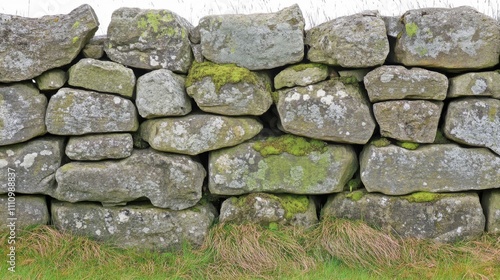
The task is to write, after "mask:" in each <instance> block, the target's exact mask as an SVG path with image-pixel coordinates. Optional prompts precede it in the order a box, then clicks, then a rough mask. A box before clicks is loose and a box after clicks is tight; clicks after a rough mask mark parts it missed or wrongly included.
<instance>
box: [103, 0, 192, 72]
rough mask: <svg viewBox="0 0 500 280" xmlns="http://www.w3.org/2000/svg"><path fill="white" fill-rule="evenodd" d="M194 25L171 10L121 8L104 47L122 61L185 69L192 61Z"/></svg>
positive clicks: (129, 63)
mask: <svg viewBox="0 0 500 280" xmlns="http://www.w3.org/2000/svg"><path fill="white" fill-rule="evenodd" d="M192 28H193V26H192V25H191V24H190V23H189V22H188V21H187V20H186V19H184V18H182V17H180V16H178V15H177V14H175V13H173V12H171V11H169V10H141V9H137V8H120V9H118V10H116V11H114V12H113V14H112V15H111V22H110V24H109V26H108V32H107V34H108V43H107V44H106V45H105V48H104V51H105V52H106V54H107V55H108V57H109V58H110V59H111V60H113V61H116V62H119V63H121V64H123V65H127V66H131V67H135V68H141V69H162V68H163V69H168V70H171V71H174V72H181V73H186V72H187V71H188V69H189V67H190V66H191V62H192V61H193V55H192V53H191V45H190V42H189V38H188V34H189V32H190V30H191V29H192Z"/></svg>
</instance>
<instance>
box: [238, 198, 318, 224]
mask: <svg viewBox="0 0 500 280" xmlns="http://www.w3.org/2000/svg"><path fill="white" fill-rule="evenodd" d="M256 197H261V198H264V199H269V200H274V201H276V202H278V203H279V204H280V205H281V208H282V209H283V210H285V215H284V217H285V219H287V220H290V219H292V218H293V217H294V216H295V215H297V214H299V213H305V212H306V211H307V209H309V198H308V197H307V196H304V195H295V194H269V193H253V194H249V195H246V196H241V197H238V198H237V197H232V198H230V199H231V203H232V204H233V205H235V206H236V207H238V208H240V209H242V210H243V212H246V211H249V210H251V209H253V207H254V206H253V205H254V202H255V198H256Z"/></svg>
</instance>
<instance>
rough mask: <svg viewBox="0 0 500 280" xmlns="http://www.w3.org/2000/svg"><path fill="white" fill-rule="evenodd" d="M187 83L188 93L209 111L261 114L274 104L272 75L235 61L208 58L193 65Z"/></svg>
mask: <svg viewBox="0 0 500 280" xmlns="http://www.w3.org/2000/svg"><path fill="white" fill-rule="evenodd" d="M209 69H210V70H209ZM235 75H240V76H239V77H238V78H234V76H235ZM186 86H187V93H188V94H189V96H191V97H192V98H193V99H194V100H195V101H196V104H198V107H199V108H200V109H201V110H203V111H205V112H208V113H215V114H220V115H228V116H241V115H253V116H260V115H262V114H264V113H265V112H266V111H267V110H268V109H269V107H271V105H272V104H273V100H272V98H271V79H270V78H269V76H268V75H267V74H265V73H254V72H251V71H249V70H248V69H244V68H241V67H238V66H234V65H227V64H225V65H218V64H215V63H210V62H205V63H204V64H199V65H197V66H193V67H192V68H191V70H190V71H189V76H188V79H187V83H186Z"/></svg>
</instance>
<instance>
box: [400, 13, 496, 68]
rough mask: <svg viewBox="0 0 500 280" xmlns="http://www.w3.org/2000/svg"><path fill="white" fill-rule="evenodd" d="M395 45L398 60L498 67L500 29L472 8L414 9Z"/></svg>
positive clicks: (412, 63) (425, 64) (409, 63)
mask: <svg viewBox="0 0 500 280" xmlns="http://www.w3.org/2000/svg"><path fill="white" fill-rule="evenodd" d="M401 20H402V22H403V24H404V28H403V32H402V33H401V34H402V35H401V36H398V39H397V41H396V47H395V55H396V56H395V59H396V62H398V63H402V64H404V65H407V66H423V67H431V68H442V69H447V70H454V71H461V70H473V69H481V68H488V67H491V66H495V65H496V64H498V61H499V59H498V58H499V54H500V28H499V27H498V23H497V22H496V20H494V19H493V18H490V17H488V16H486V15H484V14H481V13H479V12H478V11H476V10H474V9H473V8H471V7H466V6H462V7H458V8H452V9H444V8H424V9H418V10H410V11H408V12H406V13H405V14H404V15H403V16H402V18H401Z"/></svg>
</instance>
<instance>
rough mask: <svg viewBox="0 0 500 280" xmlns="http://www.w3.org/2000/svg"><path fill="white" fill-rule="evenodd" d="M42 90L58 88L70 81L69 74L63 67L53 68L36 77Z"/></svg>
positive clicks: (37, 83)
mask: <svg viewBox="0 0 500 280" xmlns="http://www.w3.org/2000/svg"><path fill="white" fill-rule="evenodd" d="M35 81H36V85H37V86H38V89H40V90H58V89H60V88H62V87H63V86H64V84H65V83H66V82H67V81H68V74H67V73H66V71H64V70H62V69H52V70H48V71H45V72H43V73H42V75H40V76H38V77H36V78H35Z"/></svg>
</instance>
